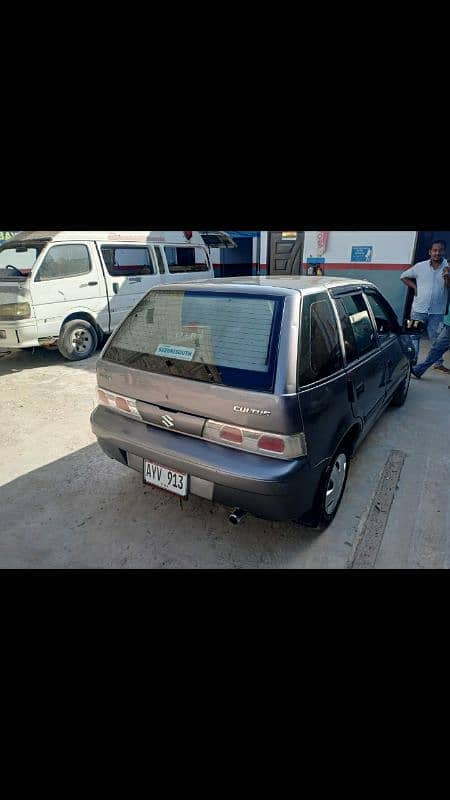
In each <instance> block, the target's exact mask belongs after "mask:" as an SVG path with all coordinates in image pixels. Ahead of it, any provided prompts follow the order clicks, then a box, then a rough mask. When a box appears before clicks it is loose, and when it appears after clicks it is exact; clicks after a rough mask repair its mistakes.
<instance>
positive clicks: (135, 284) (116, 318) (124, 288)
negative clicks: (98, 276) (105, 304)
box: [99, 242, 160, 330]
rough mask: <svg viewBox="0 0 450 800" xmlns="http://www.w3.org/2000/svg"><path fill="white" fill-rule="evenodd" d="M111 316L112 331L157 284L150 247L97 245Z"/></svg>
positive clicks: (158, 279) (158, 280) (111, 244)
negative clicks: (102, 265) (101, 260)
mask: <svg viewBox="0 0 450 800" xmlns="http://www.w3.org/2000/svg"><path fill="white" fill-rule="evenodd" d="M99 250H100V253H101V257H102V259H103V264H104V272H105V279H106V284H107V288H108V295H109V306H110V314H111V330H114V328H115V327H116V326H117V325H118V324H119V323H120V322H121V321H122V320H123V318H124V317H125V316H126V314H128V312H129V311H130V309H131V308H133V306H135V305H136V303H138V302H139V300H140V299H141V298H142V297H143V295H144V294H146V292H148V291H149V289H151V288H152V286H154V285H155V284H157V283H160V277H159V272H158V267H157V265H156V259H155V256H154V253H153V248H151V247H149V246H148V245H137V244H126V243H122V242H121V243H120V244H116V243H108V244H100V245H99Z"/></svg>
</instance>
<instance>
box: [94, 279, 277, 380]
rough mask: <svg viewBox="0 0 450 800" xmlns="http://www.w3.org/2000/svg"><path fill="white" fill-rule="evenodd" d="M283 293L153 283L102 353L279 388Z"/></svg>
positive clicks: (153, 367) (137, 365)
mask: <svg viewBox="0 0 450 800" xmlns="http://www.w3.org/2000/svg"><path fill="white" fill-rule="evenodd" d="M283 305H284V298H283V297H280V296H276V297H274V296H270V295H262V294H258V295H255V294H240V293H233V292H214V291H208V290H204V291H203V290H199V291H190V290H187V291H180V290H169V291H159V290H153V291H151V292H149V293H148V294H147V295H146V297H144V298H143V300H141V302H140V303H139V304H138V305H137V306H136V308H135V309H134V311H133V312H132V313H131V314H130V316H129V317H127V319H126V320H125V321H124V322H123V323H122V325H121V326H120V328H119V329H118V331H117V333H116V334H115V335H114V337H113V338H112V340H111V343H110V345H109V347H107V349H106V351H105V353H104V354H103V358H104V359H105V360H106V361H112V362H115V363H118V364H123V365H126V366H130V367H133V368H134V369H140V370H144V371H147V372H156V373H158V374H163V375H173V376H178V377H182V378H190V379H191V380H196V381H203V382H206V383H218V384H222V385H224V386H231V387H235V388H239V389H246V390H252V391H262V392H271V391H273V386H274V379H275V370H276V361H277V353H278V340H279V332H280V325H281V315H282V311H283Z"/></svg>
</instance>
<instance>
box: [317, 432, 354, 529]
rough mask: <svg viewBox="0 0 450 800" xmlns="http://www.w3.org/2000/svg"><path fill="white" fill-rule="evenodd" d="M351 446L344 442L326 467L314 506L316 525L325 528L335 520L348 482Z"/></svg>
mask: <svg viewBox="0 0 450 800" xmlns="http://www.w3.org/2000/svg"><path fill="white" fill-rule="evenodd" d="M349 466H350V448H349V447H348V445H346V444H343V445H341V446H340V447H338V449H337V450H336V453H335V454H334V456H333V458H332V459H331V461H330V463H329V465H328V467H327V468H326V470H325V472H324V474H323V477H322V480H321V484H320V488H319V494H318V498H317V501H316V504H315V508H314V517H315V527H316V528H318V529H319V530H324V529H325V528H327V527H328V525H330V523H331V522H332V521H333V520H334V518H335V516H336V514H337V512H338V510H339V506H340V504H341V501H342V498H343V496H344V492H345V487H346V484H347V479H348V473H349Z"/></svg>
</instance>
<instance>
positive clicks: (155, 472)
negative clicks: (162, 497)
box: [144, 459, 188, 497]
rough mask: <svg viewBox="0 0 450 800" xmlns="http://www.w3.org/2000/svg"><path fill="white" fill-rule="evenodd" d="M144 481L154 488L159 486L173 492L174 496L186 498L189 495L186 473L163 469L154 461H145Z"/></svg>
mask: <svg viewBox="0 0 450 800" xmlns="http://www.w3.org/2000/svg"><path fill="white" fill-rule="evenodd" d="M144 481H145V483H150V484H152V486H159V488H160V489H166V491H168V492H173V494H179V495H180V496H181V497H186V495H187V493H188V476H187V475H186V473H185V472H178V471H177V470H174V469H168V468H167V467H162V466H161V464H155V463H154V462H153V461H146V460H145V459H144Z"/></svg>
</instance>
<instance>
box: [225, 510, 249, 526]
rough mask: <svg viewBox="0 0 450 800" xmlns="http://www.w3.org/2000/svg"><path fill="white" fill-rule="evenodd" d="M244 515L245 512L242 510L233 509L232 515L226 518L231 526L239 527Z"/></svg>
mask: <svg viewBox="0 0 450 800" xmlns="http://www.w3.org/2000/svg"><path fill="white" fill-rule="evenodd" d="M246 513H247V512H246V511H243V509H242V508H235V509H234V511H233V513H232V514H230V516H229V517H228V521H229V522H231V524H232V525H240V524H241V522H242V520H243V519H244V517H245V515H246Z"/></svg>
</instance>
